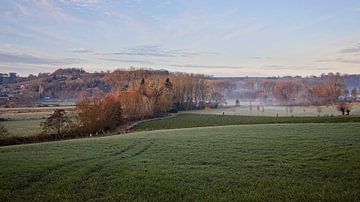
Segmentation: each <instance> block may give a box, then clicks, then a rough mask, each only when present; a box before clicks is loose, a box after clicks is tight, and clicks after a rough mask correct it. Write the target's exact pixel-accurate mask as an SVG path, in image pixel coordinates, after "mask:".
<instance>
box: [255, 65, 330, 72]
mask: <svg viewBox="0 0 360 202" xmlns="http://www.w3.org/2000/svg"><path fill="white" fill-rule="evenodd" d="M261 69H268V70H269V69H271V70H295V71H303V70H328V68H324V67H316V66H296V65H266V66H262V67H261Z"/></svg>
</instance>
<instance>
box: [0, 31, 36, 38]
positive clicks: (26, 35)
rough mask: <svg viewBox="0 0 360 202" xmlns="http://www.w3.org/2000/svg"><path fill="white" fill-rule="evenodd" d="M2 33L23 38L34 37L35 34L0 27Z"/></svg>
mask: <svg viewBox="0 0 360 202" xmlns="http://www.w3.org/2000/svg"><path fill="white" fill-rule="evenodd" d="M0 35H3V36H9V37H16V38H22V39H34V37H33V36H31V35H28V34H25V33H21V32H14V31H10V30H3V29H0Z"/></svg>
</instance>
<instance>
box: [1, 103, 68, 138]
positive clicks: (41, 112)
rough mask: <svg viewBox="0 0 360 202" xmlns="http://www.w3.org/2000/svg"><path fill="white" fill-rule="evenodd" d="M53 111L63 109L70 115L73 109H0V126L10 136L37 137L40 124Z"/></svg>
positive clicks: (40, 129)
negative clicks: (0, 125) (0, 120)
mask: <svg viewBox="0 0 360 202" xmlns="http://www.w3.org/2000/svg"><path fill="white" fill-rule="evenodd" d="M55 109H64V110H66V111H67V112H69V113H70V114H71V113H72V112H73V111H74V107H68V106H66V107H63V106H62V107H33V108H0V118H1V119H4V120H6V121H2V122H1V124H2V125H3V126H4V127H5V128H6V129H7V130H8V131H9V135H11V136H34V135H38V134H39V133H40V132H41V131H42V128H41V126H40V124H41V122H43V121H44V120H45V118H46V117H47V116H48V115H49V114H51V113H52V112H53V110H55Z"/></svg>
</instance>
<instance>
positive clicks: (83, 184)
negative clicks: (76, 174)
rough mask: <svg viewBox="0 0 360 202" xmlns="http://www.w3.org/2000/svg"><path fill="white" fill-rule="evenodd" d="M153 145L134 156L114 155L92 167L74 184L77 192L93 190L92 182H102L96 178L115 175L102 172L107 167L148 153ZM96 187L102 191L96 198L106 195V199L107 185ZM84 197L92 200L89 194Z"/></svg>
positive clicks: (148, 145) (147, 146) (146, 146)
mask: <svg viewBox="0 0 360 202" xmlns="http://www.w3.org/2000/svg"><path fill="white" fill-rule="evenodd" d="M138 145H141V144H137V145H135V146H134V147H136V146H138ZM152 145H153V142H150V143H148V144H146V145H145V146H144V147H143V148H141V149H140V150H138V151H136V152H135V153H133V154H130V155H129V156H127V157H125V156H122V155H119V154H118V155H112V157H114V158H108V159H106V160H104V161H102V162H101V163H97V164H96V165H95V166H92V167H90V168H89V169H87V171H86V172H85V173H84V174H83V175H82V176H83V177H81V178H80V179H79V181H77V182H74V184H75V189H76V192H77V193H82V191H81V190H91V188H92V187H89V185H93V183H91V181H95V182H102V181H101V180H99V181H96V178H102V179H103V178H106V177H109V176H111V175H112V174H113V173H112V172H102V171H104V170H105V169H106V166H107V165H109V164H111V163H113V162H114V161H117V162H127V161H129V160H130V159H132V158H135V157H137V156H139V155H141V154H143V153H144V152H146V151H147V150H148V149H149V148H150V147H151V146H152ZM134 147H133V148H134ZM127 151H129V150H127ZM120 154H125V153H120ZM103 182H104V181H103ZM105 183H106V181H105ZM94 187H95V188H96V189H101V190H100V191H97V192H96V194H97V195H96V197H101V196H99V195H98V194H101V195H104V197H105V192H106V191H107V188H106V185H104V184H101V185H98V184H96V186H94ZM74 194H76V193H74ZM83 197H85V198H88V199H91V196H89V195H88V194H85V195H84V196H83Z"/></svg>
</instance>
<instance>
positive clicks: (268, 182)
mask: <svg viewBox="0 0 360 202" xmlns="http://www.w3.org/2000/svg"><path fill="white" fill-rule="evenodd" d="M359 130H360V125H359V123H338V124H336V125H334V124H296V125H294V124H286V125H244V126H223V127H208V128H193V129H176V130H162V131H153V132H138V133H132V134H128V135H118V136H111V137H103V138H90V139H79V140H69V141H60V142H51V143H41V144H30V145H21V146H9V147H1V148H0V162H1V164H2V166H1V167H0V200H1V201H9V200H14V201H16V200H18V201H19V200H20V201H29V200H35V201H53V200H91V199H94V198H96V200H102V201H109V200H110V201H112V200H117V201H119V200H121V201H134V200H140V201H142V200H155V201H159V200H167V201H174V200H187V201H189V200H191V201H212V200H216V201H218V200H225V201H229V200H247V201H248V200H267V201H274V200H281V201H289V200H295V201H304V200H306V201H309V200H310V201H356V200H358V199H359V197H360V195H359V193H360V190H359V186H358V177H359V175H360V173H359V170H360V150H359V148H360V139H359V138H360V136H359V135H358V131H359Z"/></svg>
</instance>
